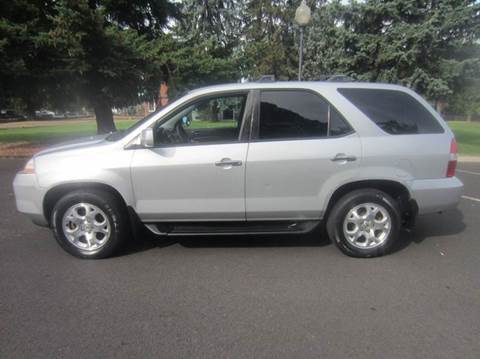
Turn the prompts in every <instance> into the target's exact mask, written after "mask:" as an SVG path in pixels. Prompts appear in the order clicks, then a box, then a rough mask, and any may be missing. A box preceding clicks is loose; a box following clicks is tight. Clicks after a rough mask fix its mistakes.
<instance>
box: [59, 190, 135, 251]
mask: <svg viewBox="0 0 480 359" xmlns="http://www.w3.org/2000/svg"><path fill="white" fill-rule="evenodd" d="M79 203H88V204H92V205H94V206H96V207H98V208H99V209H101V210H102V211H103V213H104V214H105V216H106V219H107V220H108V221H109V225H110V234H109V237H108V238H107V240H106V243H105V244H103V245H102V246H101V247H100V248H98V249H94V250H83V249H81V248H78V247H77V246H75V245H74V244H73V243H72V242H70V241H69V240H68V239H67V237H66V235H65V233H64V231H63V228H62V222H63V217H64V215H65V212H66V211H67V210H68V209H69V208H71V207H72V206H74V205H76V204H79ZM51 224H52V227H53V232H54V234H55V239H56V240H57V242H58V243H59V244H60V246H61V247H62V248H63V249H64V250H65V251H67V252H68V253H70V254H72V255H73V256H75V257H79V258H89V259H99V258H106V257H110V256H112V255H113V254H114V253H116V252H117V251H118V250H119V249H120V248H121V247H122V246H123V244H124V243H125V242H126V240H127V239H128V237H129V236H130V223H129V218H128V213H127V209H126V208H125V206H124V204H123V203H121V201H119V200H118V199H117V198H116V197H115V196H114V195H113V194H111V193H108V192H106V191H101V190H95V189H85V190H75V191H72V192H70V193H68V194H66V195H64V196H63V197H61V198H60V199H59V200H58V201H57V203H56V204H55V206H54V208H53V211H52V218H51Z"/></svg>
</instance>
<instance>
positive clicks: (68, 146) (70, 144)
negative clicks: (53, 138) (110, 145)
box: [35, 133, 109, 157]
mask: <svg viewBox="0 0 480 359" xmlns="http://www.w3.org/2000/svg"><path fill="white" fill-rule="evenodd" d="M108 135H109V134H108V133H107V134H103V135H96V136H90V137H84V138H80V139H77V140H73V141H67V142H62V143H59V144H58V145H54V146H51V147H48V148H47V149H45V150H43V151H40V152H38V153H36V154H35V157H37V156H42V155H47V154H50V153H57V152H63V151H70V150H78V149H83V148H90V147H96V146H98V145H100V144H102V143H105V138H106V137H107V136H108Z"/></svg>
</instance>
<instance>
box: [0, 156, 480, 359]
mask: <svg viewBox="0 0 480 359" xmlns="http://www.w3.org/2000/svg"><path fill="white" fill-rule="evenodd" d="M23 162H24V161H21V160H0V358H56V357H58V358H66V357H68V358H132V357H142V358H150V357H152V358H162V359H163V358H253V357H256V358H369V359H372V358H422V359H424V358H462V359H465V358H479V357H480V235H479V233H480V164H464V163H461V164H459V172H458V176H459V177H460V178H461V179H462V180H463V181H464V183H465V193H464V194H465V197H464V198H463V199H462V201H461V203H460V205H459V208H458V210H453V211H447V212H444V213H443V214H441V215H437V214H436V215H429V216H425V217H421V218H419V220H418V223H417V226H416V228H415V229H414V230H413V231H412V232H411V233H408V232H404V233H403V235H402V241H401V243H400V244H399V246H398V250H397V251H396V252H395V253H393V254H391V255H388V256H385V257H382V258H375V259H353V258H349V257H346V256H344V255H342V254H341V253H340V252H339V251H338V250H337V249H336V248H335V247H334V246H333V245H331V244H329V243H328V241H327V240H325V239H322V238H319V237H318V235H315V234H314V235H308V236H293V237H286V236H268V237H227V236H225V237H215V238H196V237H193V238H192V237H182V238H176V239H174V240H172V241H165V240H161V239H154V238H145V239H143V240H142V241H140V242H139V243H137V244H135V245H133V246H132V247H131V248H130V249H129V251H128V252H127V253H125V254H124V255H122V256H118V257H115V258H111V259H105V260H97V261H92V260H80V259H76V258H74V257H71V256H70V255H68V254H67V253H65V252H64V251H63V250H62V249H61V248H60V247H59V246H58V245H57V243H56V242H55V240H54V239H53V236H52V235H51V233H50V231H49V230H48V229H45V228H40V227H36V226H35V225H33V224H31V223H30V222H29V220H28V219H27V218H26V217H24V216H22V215H20V214H17V213H16V211H15V205H14V197H13V192H12V187H11V182H12V180H13V176H14V174H15V172H16V171H17V170H18V169H19V168H20V167H21V166H22V164H23Z"/></svg>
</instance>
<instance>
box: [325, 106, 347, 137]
mask: <svg viewBox="0 0 480 359" xmlns="http://www.w3.org/2000/svg"><path fill="white" fill-rule="evenodd" d="M352 131H353V130H352V128H351V127H350V125H349V124H348V123H347V121H345V119H344V118H343V116H342V115H340V114H339V113H338V112H337V110H335V109H334V108H333V107H332V106H330V126H329V131H328V135H329V136H343V135H346V134H347V133H350V132H352Z"/></svg>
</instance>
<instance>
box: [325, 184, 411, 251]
mask: <svg viewBox="0 0 480 359" xmlns="http://www.w3.org/2000/svg"><path fill="white" fill-rule="evenodd" d="M400 223H401V222H400V210H399V208H398V204H397V202H396V201H395V200H394V199H393V198H392V197H390V196H389V195H388V194H386V193H385V192H382V191H380V190H376V189H361V190H355V191H352V192H350V193H347V194H346V195H345V196H343V197H342V198H341V199H340V200H339V201H338V202H337V203H336V204H335V205H334V207H333V208H332V211H331V212H330V215H329V216H328V219H327V231H328V235H329V237H330V239H331V240H332V241H333V242H334V243H335V245H337V247H338V248H339V249H340V250H341V251H342V252H343V253H345V254H347V255H349V256H352V257H376V256H381V255H384V254H386V253H388V251H389V250H390V249H391V247H392V245H393V244H394V243H395V241H396V239H397V237H398V233H399V230H400Z"/></svg>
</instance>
